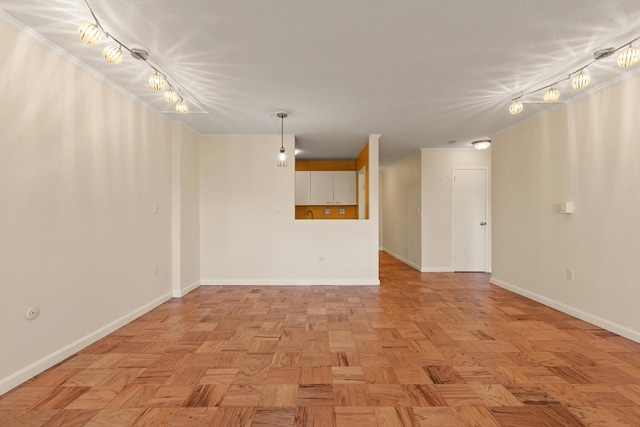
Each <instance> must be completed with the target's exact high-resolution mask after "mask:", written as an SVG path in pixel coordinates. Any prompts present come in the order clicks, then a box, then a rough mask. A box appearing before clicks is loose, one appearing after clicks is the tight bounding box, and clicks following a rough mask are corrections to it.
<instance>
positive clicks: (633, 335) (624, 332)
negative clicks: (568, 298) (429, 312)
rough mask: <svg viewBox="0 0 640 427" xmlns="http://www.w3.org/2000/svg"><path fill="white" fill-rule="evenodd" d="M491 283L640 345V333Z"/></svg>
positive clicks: (512, 287) (509, 286)
mask: <svg viewBox="0 0 640 427" xmlns="http://www.w3.org/2000/svg"><path fill="white" fill-rule="evenodd" d="M489 282H490V283H492V284H494V285H496V286H499V287H501V288H504V289H506V290H508V291H511V292H514V293H516V294H518V295H522V296H523V297H527V298H529V299H531V300H534V301H536V302H539V303H540V304H544V305H546V306H548V307H551V308H555V309H556V310H558V311H561V312H563V313H566V314H569V315H571V316H573V317H576V318H578V319H580V320H584V321H585V322H589V323H591V324H593V325H596V326H599V327H601V328H604V329H606V330H608V331H611V332H613V333H616V334H618V335H620V336H622V337H625V338H628V339H630V340H632V341H635V342H637V343H640V332H639V331H634V330H632V329H629V328H627V327H626V326H622V325H618V324H617V323H614V322H611V321H609V320H606V319H603V318H601V317H598V316H594V315H592V314H589V313H587V312H584V311H582V310H579V309H577V308H575V307H571V306H569V305H566V304H563V303H561V302H558V301H556V300H553V299H551V298H547V297H545V296H542V295H540V294H537V293H535V292H531V291H528V290H526V289H523V288H520V287H518V286H515V285H512V284H511V283H507V282H505V281H503V280H500V279H496V278H495V277H492V278H491V279H490V280H489Z"/></svg>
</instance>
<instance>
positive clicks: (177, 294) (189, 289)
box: [173, 280, 200, 298]
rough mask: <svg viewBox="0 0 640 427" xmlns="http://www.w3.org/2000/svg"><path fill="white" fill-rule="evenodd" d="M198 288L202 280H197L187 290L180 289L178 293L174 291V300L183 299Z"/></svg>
mask: <svg viewBox="0 0 640 427" xmlns="http://www.w3.org/2000/svg"><path fill="white" fill-rule="evenodd" d="M198 287H200V280H196V281H195V282H193V283H192V284H190V285H189V286H187V287H186V288H183V289H179V290H177V291H175V290H174V291H173V297H174V298H182V297H183V296H185V295H186V294H188V293H189V292H191V291H193V290H195V289H197V288H198Z"/></svg>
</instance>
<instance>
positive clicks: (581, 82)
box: [571, 70, 591, 90]
mask: <svg viewBox="0 0 640 427" xmlns="http://www.w3.org/2000/svg"><path fill="white" fill-rule="evenodd" d="M589 83H591V77H589V74H587V73H585V72H584V70H580V71H579V72H578V74H575V75H574V76H573V78H572V79H571V87H572V88H574V89H575V90H582V89H584V88H586V87H587V86H589Z"/></svg>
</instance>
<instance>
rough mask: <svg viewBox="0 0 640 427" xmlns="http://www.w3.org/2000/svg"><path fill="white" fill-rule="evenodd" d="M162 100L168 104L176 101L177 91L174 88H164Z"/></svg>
mask: <svg viewBox="0 0 640 427" xmlns="http://www.w3.org/2000/svg"><path fill="white" fill-rule="evenodd" d="M164 100H165V101H166V102H167V103H168V104H175V103H176V102H178V92H176V91H175V90H173V89H171V88H169V89H167V90H165V91H164Z"/></svg>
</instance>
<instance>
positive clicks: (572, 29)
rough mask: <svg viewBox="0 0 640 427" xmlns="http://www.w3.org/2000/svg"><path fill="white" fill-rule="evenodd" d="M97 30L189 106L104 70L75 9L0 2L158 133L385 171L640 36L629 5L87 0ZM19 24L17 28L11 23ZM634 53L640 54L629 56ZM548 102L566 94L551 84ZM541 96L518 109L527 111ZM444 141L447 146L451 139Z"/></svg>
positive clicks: (578, 1)
mask: <svg viewBox="0 0 640 427" xmlns="http://www.w3.org/2000/svg"><path fill="white" fill-rule="evenodd" d="M89 4H90V5H91V6H92V8H93V9H94V11H95V13H96V15H97V17H98V18H99V19H100V21H101V23H102V24H103V26H104V27H105V28H106V29H107V30H108V31H110V32H111V33H113V34H114V35H115V36H116V37H117V38H119V39H120V40H122V41H123V42H124V43H125V44H127V45H128V46H129V47H142V48H145V49H147V50H148V51H149V52H150V53H151V58H150V61H151V62H153V63H154V64H156V65H157V66H159V67H160V68H161V69H162V70H163V71H165V72H166V73H167V74H168V75H169V76H170V77H171V80H172V81H173V82H175V83H177V85H178V87H179V88H180V89H181V90H182V91H183V92H184V94H186V96H185V98H186V101H187V102H188V104H189V106H190V114H188V115H186V116H179V115H177V114H176V113H173V112H171V109H170V108H168V107H167V104H165V103H164V101H162V97H161V95H160V94H158V93H157V92H154V91H152V90H151V89H150V88H149V87H148V84H147V78H148V75H149V74H150V72H149V69H148V68H147V67H146V66H144V64H142V63H140V62H138V61H135V60H133V59H132V58H130V57H129V56H128V55H127V56H126V57H125V61H124V62H123V63H122V64H120V65H117V66H114V65H110V64H107V63H106V62H105V61H104V60H103V59H102V55H101V50H102V47H103V46H104V44H106V43H107V42H105V41H103V42H102V44H101V45H100V46H94V47H89V46H87V45H84V44H83V43H82V42H80V41H79V40H78V38H77V36H76V33H75V32H76V28H77V26H78V25H79V24H80V23H82V22H85V21H90V20H91V15H90V13H89V11H88V9H87V7H86V6H85V4H84V2H83V1H82V0H0V9H1V10H2V11H3V12H4V14H0V18H2V20H3V21H5V22H6V23H8V24H12V25H13V26H14V27H16V26H18V27H19V26H20V25H19V24H22V25H24V26H26V27H29V28H31V29H32V30H34V31H35V32H36V33H39V34H40V35H42V36H43V37H44V38H46V39H48V40H49V41H50V42H51V43H53V44H54V45H57V46H59V47H60V48H62V49H63V50H64V51H66V52H68V53H69V54H70V55H72V56H73V57H75V58H77V59H78V60H79V61H80V62H82V63H84V64H86V65H88V66H89V67H91V68H93V69H94V70H95V71H97V72H98V73H100V74H102V75H104V76H105V78H106V79H108V80H110V81H112V82H113V83H115V84H116V85H118V86H120V87H122V88H123V89H124V90H126V91H128V92H130V93H131V94H133V95H134V96H135V97H136V98H138V99H139V100H141V101H142V102H145V103H147V104H149V105H150V106H151V108H154V109H156V110H157V111H159V112H166V113H164V114H166V115H167V117H168V118H170V119H171V120H178V121H182V122H184V123H185V124H186V125H187V126H189V127H190V128H191V129H193V130H195V131H196V132H198V133H200V134H202V135H213V134H274V133H276V134H279V133H280V127H279V125H280V122H279V119H277V118H276V117H275V112H276V111H278V110H286V111H288V112H289V117H288V118H287V119H285V123H284V127H285V129H284V131H285V133H287V134H295V135H296V145H297V147H298V148H299V149H300V150H301V154H300V157H301V158H327V159H328V158H354V157H355V156H356V155H357V153H358V152H359V151H360V149H361V148H362V146H363V145H364V144H365V142H366V141H367V138H368V135H369V134H382V138H381V140H380V164H381V167H382V168H384V167H387V166H389V165H391V164H393V163H395V162H397V161H398V160H400V159H402V158H403V157H405V156H407V155H408V154H410V153H412V152H414V151H416V150H417V149H419V148H423V147H451V146H454V147H469V142H470V141H472V140H474V139H478V138H481V137H491V136H492V135H493V134H495V133H496V132H498V131H500V130H502V129H504V128H506V127H509V126H511V125H512V124H514V123H516V122H518V121H523V120H526V119H527V118H529V117H531V116H532V115H535V114H537V113H539V112H541V111H542V110H543V109H546V108H553V106H547V105H545V104H541V103H539V102H536V103H534V104H525V111H524V112H523V113H522V114H520V115H518V116H512V115H510V114H509V112H508V105H509V103H510V101H511V99H512V98H513V97H514V96H517V95H518V94H519V93H520V92H521V91H524V92H526V91H528V90H531V89H534V88H536V87H539V86H541V85H544V84H548V83H551V82H553V81H555V80H558V79H559V78H562V77H566V74H567V73H568V72H570V71H574V70H575V69H576V68H579V67H580V66H582V65H584V64H586V63H588V62H589V61H590V60H591V55H592V53H593V52H594V51H595V50H598V49H602V48H606V47H610V46H613V47H618V46H620V45H621V44H623V43H625V42H627V41H629V40H631V39H633V38H635V37H638V36H639V35H640V2H639V1H637V0H630V1H627V0H597V1H591V0H540V1H534V0H449V1H445V0H422V1H391V0H377V1H376V0H342V1H330V0H326V1H320V0H316V1H299V0H254V1H247V0H138V1H131V0H130V1H124V0H89ZM16 23H19V24H16ZM636 44H637V45H640V43H636ZM639 68H640V66H638V65H636V66H635V69H634V70H626V71H625V70H623V69H621V68H619V67H618V66H617V65H615V57H611V58H607V59H604V60H601V61H599V62H598V63H596V64H594V65H593V66H591V67H589V69H588V70H589V72H590V74H591V76H592V87H590V90H593V89H595V88H597V87H598V86H601V85H603V84H605V83H606V82H608V81H611V80H612V79H616V78H620V77H622V76H623V75H624V74H625V73H633V72H638V69H639ZM558 87H559V88H560V90H561V94H562V95H561V101H566V100H567V99H570V98H571V97H575V96H579V95H581V94H578V93H577V92H575V91H573V89H571V88H570V85H569V82H564V83H561V84H560V85H558ZM540 97H541V94H538V95H531V96H527V97H526V98H525V100H529V101H538V100H539V99H540ZM451 140H455V141H457V142H456V143H455V144H449V143H448V141H451Z"/></svg>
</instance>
